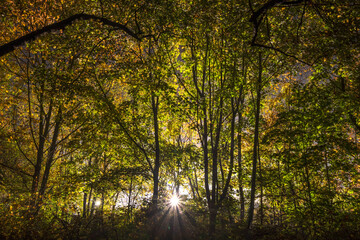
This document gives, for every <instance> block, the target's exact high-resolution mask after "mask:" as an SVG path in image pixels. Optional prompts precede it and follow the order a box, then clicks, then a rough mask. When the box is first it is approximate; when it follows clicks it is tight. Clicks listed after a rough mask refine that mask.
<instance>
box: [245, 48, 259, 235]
mask: <svg viewBox="0 0 360 240" xmlns="http://www.w3.org/2000/svg"><path fill="white" fill-rule="evenodd" d="M261 77H262V66H261V52H259V76H258V80H257V84H256V108H255V132H254V147H253V160H252V162H253V165H252V174H251V193H250V206H249V214H248V219H247V223H246V225H247V229H250V227H251V224H252V221H253V217H254V206H255V190H256V165H257V164H256V163H257V161H258V158H257V153H258V151H257V148H258V143H259V118H260V100H261Z"/></svg>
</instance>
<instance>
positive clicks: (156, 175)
mask: <svg viewBox="0 0 360 240" xmlns="http://www.w3.org/2000/svg"><path fill="white" fill-rule="evenodd" d="M151 104H152V111H153V117H154V134H155V163H154V172H153V183H154V189H153V198H152V203H153V206H154V208H155V209H157V204H158V196H159V170H160V143H159V122H158V110H159V97H156V96H155V95H154V94H152V96H151Z"/></svg>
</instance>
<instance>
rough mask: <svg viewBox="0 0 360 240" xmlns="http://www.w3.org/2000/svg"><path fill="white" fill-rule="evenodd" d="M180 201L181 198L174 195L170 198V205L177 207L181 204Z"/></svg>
mask: <svg viewBox="0 0 360 240" xmlns="http://www.w3.org/2000/svg"><path fill="white" fill-rule="evenodd" d="M179 202H180V200H179V198H178V196H176V195H174V196H172V198H171V199H170V205H171V206H172V207H177V206H178V205H179Z"/></svg>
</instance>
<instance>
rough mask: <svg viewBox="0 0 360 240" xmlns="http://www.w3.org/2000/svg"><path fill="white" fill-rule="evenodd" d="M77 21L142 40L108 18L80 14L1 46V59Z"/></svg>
mask: <svg viewBox="0 0 360 240" xmlns="http://www.w3.org/2000/svg"><path fill="white" fill-rule="evenodd" d="M76 20H95V21H99V22H101V23H102V24H104V25H107V26H111V27H114V28H115V29H117V30H123V31H124V32H126V33H127V34H128V35H130V36H131V37H133V38H135V39H136V40H138V41H141V38H140V37H139V36H138V35H137V34H136V33H134V32H133V31H132V30H130V29H129V28H127V27H126V26H125V25H123V24H120V23H117V22H113V21H110V20H109V19H107V18H103V17H98V16H95V15H90V14H84V13H80V14H75V15H73V16H71V17H69V18H66V19H64V20H62V21H60V22H56V23H53V24H50V25H47V26H45V27H43V28H41V29H38V30H35V31H33V32H30V33H28V34H26V35H25V36H22V37H20V38H17V39H15V40H13V41H11V42H9V43H6V44H4V45H2V46H0V57H2V56H4V55H5V54H7V53H10V52H12V51H14V50H15V48H16V47H19V46H21V45H23V44H24V43H25V42H31V41H34V40H35V39H36V38H37V37H39V36H40V35H42V34H44V33H47V32H51V31H54V30H62V29H65V27H67V26H69V25H71V24H72V23H73V22H74V21H76Z"/></svg>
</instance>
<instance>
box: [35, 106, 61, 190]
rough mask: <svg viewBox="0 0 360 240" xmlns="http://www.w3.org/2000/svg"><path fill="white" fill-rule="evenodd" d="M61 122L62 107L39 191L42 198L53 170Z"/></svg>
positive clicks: (57, 117) (57, 118)
mask: <svg viewBox="0 0 360 240" xmlns="http://www.w3.org/2000/svg"><path fill="white" fill-rule="evenodd" d="M61 122H62V112H61V107H59V111H58V114H57V116H56V122H55V128H54V133H53V137H52V140H51V145H50V148H49V154H48V157H47V160H46V165H45V171H44V174H43V179H42V182H41V187H40V191H39V195H40V196H43V195H44V194H45V190H46V186H47V182H48V179H49V175H50V168H51V165H52V163H53V160H54V155H55V151H56V146H57V142H58V136H59V132H60V126H61Z"/></svg>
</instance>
